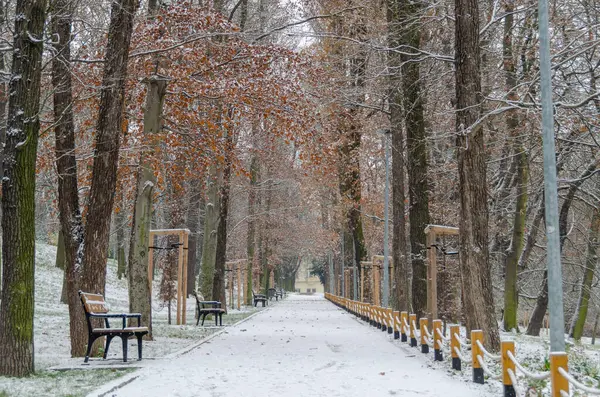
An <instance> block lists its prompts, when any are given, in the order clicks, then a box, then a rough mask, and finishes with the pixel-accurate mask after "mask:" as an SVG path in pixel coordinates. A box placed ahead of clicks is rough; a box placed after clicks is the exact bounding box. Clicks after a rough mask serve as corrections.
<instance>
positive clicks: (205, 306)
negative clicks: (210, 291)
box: [194, 292, 225, 326]
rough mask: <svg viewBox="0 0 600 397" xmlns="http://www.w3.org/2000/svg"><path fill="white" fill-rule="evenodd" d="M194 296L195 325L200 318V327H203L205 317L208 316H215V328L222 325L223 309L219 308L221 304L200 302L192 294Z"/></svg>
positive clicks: (196, 295) (217, 302) (195, 294)
mask: <svg viewBox="0 0 600 397" xmlns="http://www.w3.org/2000/svg"><path fill="white" fill-rule="evenodd" d="M194 296H195V297H196V315H197V316H198V319H197V320H196V325H198V323H199V322H200V317H202V325H204V320H206V316H208V315H209V314H214V315H215V326H216V325H223V314H224V313H225V309H223V308H222V307H221V302H219V301H201V300H200V298H199V297H198V294H197V293H196V292H194ZM217 320H219V324H217Z"/></svg>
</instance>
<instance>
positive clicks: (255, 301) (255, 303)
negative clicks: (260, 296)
mask: <svg viewBox="0 0 600 397" xmlns="http://www.w3.org/2000/svg"><path fill="white" fill-rule="evenodd" d="M256 305H258V301H257V300H256V299H255V300H254V307H256Z"/></svg>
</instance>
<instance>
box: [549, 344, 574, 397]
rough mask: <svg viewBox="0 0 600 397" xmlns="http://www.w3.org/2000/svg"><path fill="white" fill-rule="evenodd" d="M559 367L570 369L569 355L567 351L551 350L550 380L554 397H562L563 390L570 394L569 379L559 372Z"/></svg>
mask: <svg viewBox="0 0 600 397" xmlns="http://www.w3.org/2000/svg"><path fill="white" fill-rule="evenodd" d="M559 368H563V369H564V370H565V371H568V370H569V356H567V353H565V352H550V382H551V383H552V394H551V395H552V397H562V393H561V391H564V392H565V393H567V395H569V381H568V380H567V378H565V377H564V376H562V375H561V373H560V372H558V369H559Z"/></svg>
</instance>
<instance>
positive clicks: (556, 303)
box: [538, 0, 565, 352]
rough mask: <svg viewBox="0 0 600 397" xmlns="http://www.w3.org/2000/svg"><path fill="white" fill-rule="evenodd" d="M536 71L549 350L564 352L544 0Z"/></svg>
mask: <svg viewBox="0 0 600 397" xmlns="http://www.w3.org/2000/svg"><path fill="white" fill-rule="evenodd" d="M538 13H539V15H538V18H539V26H540V74H541V88H542V136H543V143H544V193H545V194H544V196H545V205H546V236H547V241H548V243H547V246H548V248H547V254H546V260H547V266H548V295H549V304H550V306H549V311H550V350H551V351H553V352H562V351H565V330H564V314H563V290H562V267H561V263H560V235H559V226H558V193H557V188H556V150H555V147H554V115H553V104H552V81H551V70H550V38H549V36H548V1H547V0H539V9H538Z"/></svg>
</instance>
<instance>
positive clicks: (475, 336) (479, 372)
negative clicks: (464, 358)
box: [471, 329, 483, 384]
mask: <svg viewBox="0 0 600 397" xmlns="http://www.w3.org/2000/svg"><path fill="white" fill-rule="evenodd" d="M478 341H479V342H480V343H481V345H482V346H483V331H482V330H479V329H477V330H473V331H471V353H472V363H471V364H472V365H473V382H475V383H480V384H483V368H481V364H479V360H478V359H477V356H481V358H482V359H483V352H482V351H481V349H480V348H479V345H478V344H477V342H478Z"/></svg>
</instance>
